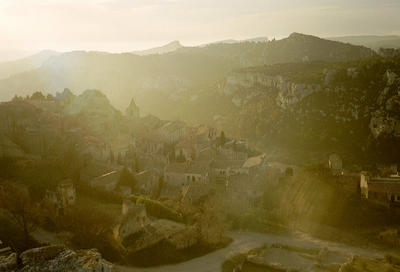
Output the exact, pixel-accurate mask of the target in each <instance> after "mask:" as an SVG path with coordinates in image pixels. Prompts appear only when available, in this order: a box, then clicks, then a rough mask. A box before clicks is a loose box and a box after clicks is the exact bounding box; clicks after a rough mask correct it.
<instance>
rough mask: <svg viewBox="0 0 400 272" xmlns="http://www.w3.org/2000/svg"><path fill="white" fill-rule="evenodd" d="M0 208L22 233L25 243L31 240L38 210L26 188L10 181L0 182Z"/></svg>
mask: <svg viewBox="0 0 400 272" xmlns="http://www.w3.org/2000/svg"><path fill="white" fill-rule="evenodd" d="M0 208H1V209H3V210H4V212H5V214H6V215H7V217H8V218H9V219H10V221H11V222H13V223H14V224H15V225H16V226H17V227H18V228H19V229H20V230H21V231H22V232H23V233H24V240H25V243H26V244H28V243H29V242H30V240H31V237H30V234H31V232H32V231H33V230H34V229H35V227H36V226H37V223H38V212H37V209H36V206H35V205H34V203H33V202H32V200H31V198H30V195H29V192H28V190H26V189H25V188H22V187H18V186H16V185H14V184H12V183H8V182H3V183H2V184H0Z"/></svg>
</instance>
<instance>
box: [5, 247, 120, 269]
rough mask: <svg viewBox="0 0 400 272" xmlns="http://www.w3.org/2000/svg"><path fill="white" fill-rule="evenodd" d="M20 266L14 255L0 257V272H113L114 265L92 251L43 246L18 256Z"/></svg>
mask: <svg viewBox="0 0 400 272" xmlns="http://www.w3.org/2000/svg"><path fill="white" fill-rule="evenodd" d="M19 258H20V259H21V264H20V265H19V264H18V263H17V256H16V253H12V254H10V255H9V256H8V257H6V258H3V257H0V271H15V272H36V271H48V272H65V271H71V272H73V271H76V272H78V271H79V272H113V271H116V270H115V268H114V265H113V264H111V263H109V262H107V261H106V260H104V259H102V258H101V254H100V253H99V252H97V251H96V250H94V249H89V250H78V251H73V250H70V249H67V248H65V247H64V246H45V247H40V248H33V249H29V250H27V251H24V252H22V253H21V254H20V256H19Z"/></svg>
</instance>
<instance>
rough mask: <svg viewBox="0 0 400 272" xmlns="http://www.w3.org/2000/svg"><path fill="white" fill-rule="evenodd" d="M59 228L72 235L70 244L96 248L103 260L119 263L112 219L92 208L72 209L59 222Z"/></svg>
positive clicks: (114, 222)
mask: <svg viewBox="0 0 400 272" xmlns="http://www.w3.org/2000/svg"><path fill="white" fill-rule="evenodd" d="M58 224H59V228H64V229H65V230H68V231H71V232H72V233H73V237H72V243H73V244H74V245H75V246H76V247H78V248H85V249H87V248H97V249H98V250H99V251H100V252H101V253H102V255H103V256H104V258H106V259H108V260H110V261H119V260H120V256H121V255H120V252H119V249H118V246H117V243H116V241H115V240H114V239H113V236H112V230H113V228H114V226H115V224H116V220H115V218H114V217H112V216H111V215H109V214H108V213H106V212H104V211H102V210H100V209H95V208H92V207H74V208H72V209H71V210H69V212H67V213H66V215H65V216H63V217H62V218H61V219H60V220H59V221H58Z"/></svg>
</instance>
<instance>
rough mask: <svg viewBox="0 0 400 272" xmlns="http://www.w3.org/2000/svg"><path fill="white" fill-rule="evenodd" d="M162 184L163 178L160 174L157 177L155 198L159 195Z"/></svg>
mask: <svg viewBox="0 0 400 272" xmlns="http://www.w3.org/2000/svg"><path fill="white" fill-rule="evenodd" d="M164 184H165V182H164V178H163V177H162V176H160V177H159V178H158V188H157V191H156V195H155V197H156V198H159V197H160V195H161V192H162V190H163V188H164Z"/></svg>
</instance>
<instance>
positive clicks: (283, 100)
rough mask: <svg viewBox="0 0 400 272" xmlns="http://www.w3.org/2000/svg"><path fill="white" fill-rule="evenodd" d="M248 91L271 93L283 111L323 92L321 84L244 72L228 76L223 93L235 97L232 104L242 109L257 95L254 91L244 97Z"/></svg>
mask: <svg viewBox="0 0 400 272" xmlns="http://www.w3.org/2000/svg"><path fill="white" fill-rule="evenodd" d="M246 89H252V90H254V89H257V90H259V91H260V92H262V93H268V92H271V94H272V95H276V104H277V105H278V106H279V107H281V108H283V109H286V108H288V106H289V105H292V104H294V103H297V102H299V101H301V100H302V99H303V98H304V97H306V96H308V95H310V94H312V93H314V92H319V91H321V90H323V88H322V86H321V85H320V84H305V83H295V82H292V81H290V80H288V79H287V78H285V77H284V76H281V75H268V74H265V73H261V72H245V71H243V72H233V73H232V74H230V75H229V76H228V78H227V80H226V84H225V86H224V88H223V89H222V93H223V94H225V95H231V96H233V97H232V102H233V103H234V104H235V105H236V106H238V107H240V106H241V105H243V104H246V103H247V102H248V100H249V98H251V97H252V96H254V95H255V93H254V91H253V92H252V94H248V95H246V96H245V97H243V94H244V93H243V92H241V91H243V90H246ZM274 91H276V94H275V93H274Z"/></svg>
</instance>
